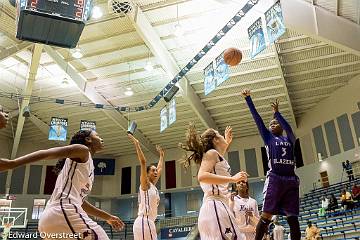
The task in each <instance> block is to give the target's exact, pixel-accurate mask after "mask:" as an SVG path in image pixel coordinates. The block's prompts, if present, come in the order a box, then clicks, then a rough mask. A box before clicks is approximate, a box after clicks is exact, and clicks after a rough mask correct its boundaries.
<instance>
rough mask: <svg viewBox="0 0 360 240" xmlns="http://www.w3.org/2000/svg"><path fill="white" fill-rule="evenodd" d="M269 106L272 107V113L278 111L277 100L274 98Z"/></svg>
mask: <svg viewBox="0 0 360 240" xmlns="http://www.w3.org/2000/svg"><path fill="white" fill-rule="evenodd" d="M271 107H272V109H273V112H274V113H275V112H278V111H279V100H278V99H276V100H275V102H272V103H271Z"/></svg>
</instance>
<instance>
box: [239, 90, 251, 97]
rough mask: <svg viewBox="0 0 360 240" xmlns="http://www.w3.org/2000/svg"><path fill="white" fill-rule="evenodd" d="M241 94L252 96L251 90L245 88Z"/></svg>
mask: <svg viewBox="0 0 360 240" xmlns="http://www.w3.org/2000/svg"><path fill="white" fill-rule="evenodd" d="M241 95H242V96H243V97H248V96H250V90H249V89H244V90H242V91H241Z"/></svg>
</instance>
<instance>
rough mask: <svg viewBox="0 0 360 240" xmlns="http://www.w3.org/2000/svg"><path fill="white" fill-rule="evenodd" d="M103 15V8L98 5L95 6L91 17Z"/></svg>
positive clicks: (96, 17) (95, 17)
mask: <svg viewBox="0 0 360 240" xmlns="http://www.w3.org/2000/svg"><path fill="white" fill-rule="evenodd" d="M102 15H103V13H102V11H101V8H99V7H98V6H95V7H94V8H93V10H92V14H91V17H93V18H94V19H98V18H101V17H102Z"/></svg>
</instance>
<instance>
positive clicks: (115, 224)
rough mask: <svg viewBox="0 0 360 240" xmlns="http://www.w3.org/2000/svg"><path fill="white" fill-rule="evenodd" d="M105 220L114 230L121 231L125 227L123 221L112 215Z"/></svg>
mask: <svg viewBox="0 0 360 240" xmlns="http://www.w3.org/2000/svg"><path fill="white" fill-rule="evenodd" d="M106 222H107V223H108V224H109V225H111V227H112V228H113V229H115V231H121V230H123V228H124V227H125V224H124V222H123V221H121V219H120V218H118V217H117V216H114V215H112V216H111V217H110V218H109V219H108V220H106Z"/></svg>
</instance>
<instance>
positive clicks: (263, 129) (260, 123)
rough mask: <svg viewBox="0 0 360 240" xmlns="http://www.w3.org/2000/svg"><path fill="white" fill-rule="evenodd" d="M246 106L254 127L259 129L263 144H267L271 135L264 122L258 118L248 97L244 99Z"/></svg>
mask: <svg viewBox="0 0 360 240" xmlns="http://www.w3.org/2000/svg"><path fill="white" fill-rule="evenodd" d="M245 100H246V103H247V105H248V106H249V109H250V112H251V115H252V116H253V118H254V120H255V123H256V126H257V128H258V129H259V132H260V135H261V137H262V139H263V140H264V142H265V143H268V142H269V140H270V139H271V133H270V131H269V129H268V128H267V127H266V126H265V124H264V121H263V120H262V118H261V117H260V115H259V113H258V112H257V111H256V108H255V105H254V103H253V101H252V99H251V97H250V96H248V97H246V98H245Z"/></svg>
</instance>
